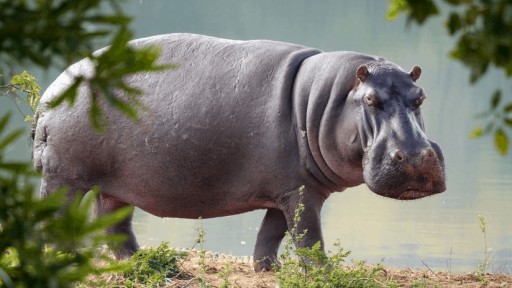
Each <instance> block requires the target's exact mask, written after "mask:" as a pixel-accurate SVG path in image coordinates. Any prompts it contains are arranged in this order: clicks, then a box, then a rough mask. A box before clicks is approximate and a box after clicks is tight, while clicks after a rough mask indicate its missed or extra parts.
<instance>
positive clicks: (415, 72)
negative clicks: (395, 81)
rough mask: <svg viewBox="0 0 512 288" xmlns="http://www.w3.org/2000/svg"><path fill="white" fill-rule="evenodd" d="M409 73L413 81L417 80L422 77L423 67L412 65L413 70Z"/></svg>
mask: <svg viewBox="0 0 512 288" xmlns="http://www.w3.org/2000/svg"><path fill="white" fill-rule="evenodd" d="M409 75H411V78H412V81H414V82H416V80H418V78H420V75H421V68H420V67H419V66H414V67H412V70H411V72H409Z"/></svg>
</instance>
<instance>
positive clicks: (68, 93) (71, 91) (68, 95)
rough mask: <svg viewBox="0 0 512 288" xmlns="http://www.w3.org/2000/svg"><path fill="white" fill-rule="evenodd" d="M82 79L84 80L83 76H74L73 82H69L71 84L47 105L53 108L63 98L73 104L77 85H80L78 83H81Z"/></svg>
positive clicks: (62, 100)
mask: <svg viewBox="0 0 512 288" xmlns="http://www.w3.org/2000/svg"><path fill="white" fill-rule="evenodd" d="M83 81H84V78H83V77H77V78H75V80H74V82H73V84H71V86H69V87H68V88H67V89H66V90H65V91H64V92H62V94H60V95H59V96H58V97H57V98H55V99H53V100H52V101H50V103H49V107H50V108H55V107H57V106H59V105H60V104H61V103H62V102H64V101H65V100H66V101H68V102H69V103H70V104H71V105H73V104H74V103H75V98H76V94H77V90H78V87H79V86H80V84H82V82H83Z"/></svg>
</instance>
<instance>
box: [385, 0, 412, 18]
mask: <svg viewBox="0 0 512 288" xmlns="http://www.w3.org/2000/svg"><path fill="white" fill-rule="evenodd" d="M410 9H411V7H410V6H409V4H408V3H407V1H406V0H390V1H389V3H388V11H387V12H386V19H387V20H395V19H396V18H397V17H398V15H400V13H407V12H409V10H410Z"/></svg>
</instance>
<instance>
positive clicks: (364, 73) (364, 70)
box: [356, 65, 370, 82]
mask: <svg viewBox="0 0 512 288" xmlns="http://www.w3.org/2000/svg"><path fill="white" fill-rule="evenodd" d="M368 74H370V72H368V67H366V65H361V66H359V68H357V71H356V76H357V79H359V80H360V81H361V82H364V81H365V80H366V77H368Z"/></svg>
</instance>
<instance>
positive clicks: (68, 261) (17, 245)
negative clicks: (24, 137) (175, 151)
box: [0, 115, 130, 287]
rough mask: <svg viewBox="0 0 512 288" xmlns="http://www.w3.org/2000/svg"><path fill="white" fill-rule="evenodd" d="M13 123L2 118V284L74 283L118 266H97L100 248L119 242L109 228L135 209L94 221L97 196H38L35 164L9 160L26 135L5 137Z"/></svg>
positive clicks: (0, 263)
mask: <svg viewBox="0 0 512 288" xmlns="http://www.w3.org/2000/svg"><path fill="white" fill-rule="evenodd" d="M7 123H8V116H7V115H6V116H4V117H2V118H1V119H0V200H1V201H0V286H5V287H71V285H72V284H73V283H75V282H77V281H81V280H83V279H84V278H85V277H86V276H87V275H89V274H96V275H98V274H101V273H104V272H108V271H111V270H112V269H114V268H115V267H114V266H112V265H102V266H96V265H94V264H93V262H92V260H93V259H94V258H95V256H96V248H94V247H97V246H99V245H102V244H104V243H106V242H107V241H114V240H119V237H116V236H106V235H105V234H104V233H103V231H104V229H106V228H107V227H109V226H111V225H113V224H115V223H117V222H119V221H121V220H122V219H124V218H125V217H126V216H127V215H128V214H129V213H130V210H129V209H121V210H118V211H117V212H115V213H113V214H110V215H105V216H102V217H100V218H98V219H96V220H92V221H91V220H89V211H90V209H91V207H92V205H93V202H94V199H95V197H88V198H87V199H86V200H85V201H83V202H81V197H76V198H75V199H74V200H73V201H71V203H68V204H67V205H64V203H66V197H67V196H66V190H65V189H62V190H60V191H57V192H56V193H53V194H52V195H50V196H49V197H47V198H44V199H38V198H36V196H35V195H34V190H35V189H34V186H33V184H32V182H31V181H32V180H33V176H34V175H35V174H34V172H32V169H31V168H30V165H29V164H28V163H22V162H11V161H7V160H5V159H4V151H5V150H4V148H5V147H7V146H8V145H9V144H10V143H12V142H14V141H15V140H16V139H17V138H18V137H19V136H20V131H19V130H17V131H14V132H11V133H9V134H7V135H5V136H2V132H3V131H5V127H6V126H7ZM94 193H96V194H97V193H98V192H97V191H95V192H94ZM87 247H89V248H87ZM100 257H101V256H100Z"/></svg>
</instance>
